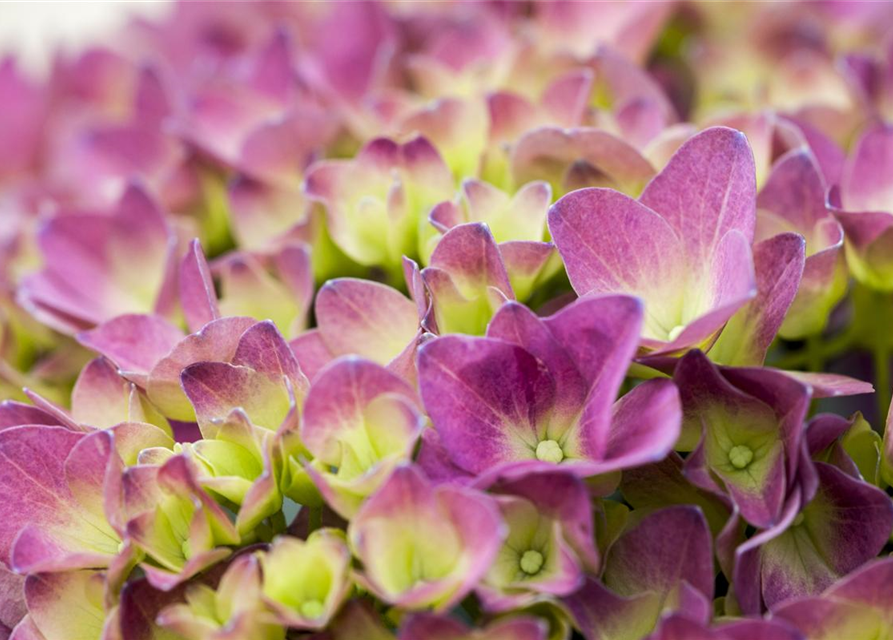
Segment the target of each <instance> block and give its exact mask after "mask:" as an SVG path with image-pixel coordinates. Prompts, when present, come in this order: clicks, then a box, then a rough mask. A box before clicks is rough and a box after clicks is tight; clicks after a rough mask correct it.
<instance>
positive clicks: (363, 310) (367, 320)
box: [315, 278, 419, 365]
mask: <svg viewBox="0 0 893 640" xmlns="http://www.w3.org/2000/svg"><path fill="white" fill-rule="evenodd" d="M315 308H316V319H317V324H318V326H319V334H320V337H321V338H322V340H323V342H325V344H326V346H327V347H328V348H329V350H330V351H331V352H332V353H333V354H335V355H350V354H354V355H359V356H363V357H366V358H370V359H372V360H374V361H375V362H378V363H379V364H382V365H385V364H388V363H389V362H390V361H391V360H393V359H394V358H396V357H397V356H398V355H399V354H400V353H401V352H402V351H403V350H404V349H405V348H406V346H407V345H408V344H409V343H410V342H411V341H412V340H413V339H414V338H415V336H416V333H417V332H418V329H419V316H418V312H417V310H416V305H415V304H413V303H412V301H410V300H409V299H407V298H406V297H405V296H404V295H403V294H401V293H400V292H399V291H397V290H396V289H392V288H390V287H387V286H385V285H383V284H379V283H377V282H372V281H369V280H356V279H353V278H338V279H335V280H329V281H328V282H327V283H326V284H325V285H324V286H323V287H322V288H321V289H320V291H319V293H318V294H317V296H316V307H315Z"/></svg>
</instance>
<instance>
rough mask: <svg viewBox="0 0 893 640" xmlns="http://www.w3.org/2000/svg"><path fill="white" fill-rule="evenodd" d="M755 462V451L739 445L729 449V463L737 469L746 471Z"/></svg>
mask: <svg viewBox="0 0 893 640" xmlns="http://www.w3.org/2000/svg"><path fill="white" fill-rule="evenodd" d="M751 460H753V451H752V450H751V448H750V447H748V446H747V445H744V444H739V445H736V446H734V447H732V448H731V449H729V462H731V463H732V466H733V467H735V468H736V469H744V468H745V467H746V466H747V465H749V464H750V462H751Z"/></svg>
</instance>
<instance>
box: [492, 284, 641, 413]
mask: <svg viewBox="0 0 893 640" xmlns="http://www.w3.org/2000/svg"><path fill="white" fill-rule="evenodd" d="M606 300H607V304H598V303H597V302H596V303H595V304H592V303H591V302H590V303H586V302H583V303H582V306H583V307H586V308H585V309H579V310H578V312H577V313H576V314H575V313H574V311H573V310H572V309H571V310H570V311H569V312H568V311H565V310H563V311H562V312H561V314H562V315H561V316H559V315H558V314H556V315H555V316H553V317H552V318H550V319H549V322H550V323H551V324H552V325H553V326H554V328H555V329H556V330H560V331H561V333H560V334H559V335H560V337H561V338H562V339H563V342H559V340H558V337H557V336H556V335H554V334H553V332H552V331H551V330H550V325H548V324H547V323H546V321H544V320H543V319H541V318H540V317H538V316H537V315H536V314H534V313H533V311H531V310H530V309H528V308H527V307H525V306H524V305H522V304H520V303H517V302H508V303H506V304H504V305H503V306H502V307H501V308H500V309H499V311H497V312H496V315H494V316H493V319H492V320H491V321H490V324H489V325H488V327H487V337H488V338H497V339H500V340H505V341H506V342H512V343H514V344H517V345H518V346H520V347H524V348H525V349H526V350H527V351H529V352H530V353H531V354H532V355H534V356H536V357H537V358H538V359H539V360H541V361H542V362H543V364H545V365H546V368H547V369H548V371H549V373H550V374H551V375H552V377H553V378H554V379H555V386H556V395H557V398H556V401H555V405H556V411H558V412H560V414H561V417H562V418H564V419H565V420H574V419H576V416H577V413H578V412H579V410H580V406H581V405H582V404H583V401H584V400H585V398H586V395H587V393H588V390H589V384H590V382H591V381H593V380H598V379H599V375H598V374H599V373H601V371H605V373H606V374H608V375H609V376H610V374H612V373H614V368H612V367H611V364H612V363H611V362H610V355H611V352H610V349H611V348H613V347H614V344H613V343H612V344H608V342H609V338H611V337H613V336H612V335H611V333H610V329H620V330H622V329H623V328H624V327H629V326H630V325H629V324H626V325H624V324H621V323H617V324H612V323H611V315H610V311H611V308H610V307H611V305H610V299H606ZM574 305H577V306H580V305H581V302H575V303H574V304H573V305H572V306H574ZM602 311H607V312H608V313H607V314H603V313H602ZM632 316H633V320H632V326H633V328H634V327H635V317H636V314H635V312H633V314H632ZM602 320H604V322H603V323H602ZM581 321H583V322H581ZM603 327H604V328H605V329H607V331H604V332H603V331H601V330H600V329H602V328H603ZM556 333H558V331H556ZM631 333H632V332H631ZM568 338H570V339H568ZM602 338H605V340H604V342H602V341H601V339H602ZM633 339H634V341H636V342H637V341H638V335H637V334H635V337H634V338H633ZM565 345H567V347H571V346H573V347H575V348H576V349H577V350H579V351H580V352H583V351H585V352H586V353H592V354H593V357H592V358H591V359H588V360H586V361H585V364H586V365H589V366H588V367H587V369H589V368H597V367H600V366H604V367H605V369H603V370H599V371H594V372H593V371H589V370H587V371H586V373H587V374H588V375H587V376H586V377H584V374H583V372H582V371H581V368H582V366H583V365H584V361H580V362H578V361H575V360H574V358H573V356H574V355H577V353H574V352H569V349H568V348H567V347H566V346H565ZM618 351H620V349H618ZM596 353H598V354H599V355H595V354H596ZM607 385H608V386H609V385H610V381H608V382H607ZM610 394H611V397H610V398H609V399H608V403H609V404H610V403H611V402H613V401H614V397H615V396H616V394H617V389H611V392H610Z"/></svg>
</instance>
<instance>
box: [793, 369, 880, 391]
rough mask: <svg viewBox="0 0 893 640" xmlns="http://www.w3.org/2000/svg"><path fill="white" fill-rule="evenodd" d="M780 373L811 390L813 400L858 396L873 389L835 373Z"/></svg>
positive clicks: (866, 383)
mask: <svg viewBox="0 0 893 640" xmlns="http://www.w3.org/2000/svg"><path fill="white" fill-rule="evenodd" d="M782 373H784V375H786V376H789V377H791V378H794V379H795V380H798V381H800V382H802V383H803V384H805V385H808V386H809V387H810V388H811V389H812V397H813V398H837V397H840V396H858V395H861V394H863V393H872V392H873V391H874V387H873V386H872V384H871V383H870V382H863V381H862V380H856V379H855V378H850V377H849V376H842V375H838V374H835V373H814V372H811V371H783V372H782Z"/></svg>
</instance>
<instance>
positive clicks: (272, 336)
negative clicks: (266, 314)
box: [231, 320, 307, 391]
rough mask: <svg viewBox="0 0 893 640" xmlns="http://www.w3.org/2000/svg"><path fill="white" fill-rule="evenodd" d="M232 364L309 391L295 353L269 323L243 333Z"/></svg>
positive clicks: (261, 323)
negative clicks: (286, 381)
mask: <svg viewBox="0 0 893 640" xmlns="http://www.w3.org/2000/svg"><path fill="white" fill-rule="evenodd" d="M231 362H232V364H234V365H236V366H245V367H250V368H251V369H254V370H255V371H257V372H258V373H263V374H265V375H267V376H269V377H270V379H271V380H276V381H282V379H283V378H287V379H288V380H289V381H290V382H291V383H292V384H293V385H295V387H298V386H300V387H304V389H302V390H303V391H306V386H307V381H306V379H305V378H304V375H303V374H302V373H301V367H300V366H299V365H298V361H297V359H296V358H295V354H294V352H293V351H292V350H291V347H290V346H289V344H288V343H287V342H286V341H285V338H283V337H282V334H281V333H280V332H279V329H277V328H276V325H275V324H273V323H272V322H271V321H270V320H264V321H263V322H258V323H257V324H256V325H254V326H253V327H251V328H250V329H248V330H247V331H245V333H243V334H242V337H240V338H239V344H238V346H237V347H236V352H235V353H234V354H233V357H232V361H231ZM298 390H299V389H296V391H298Z"/></svg>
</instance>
